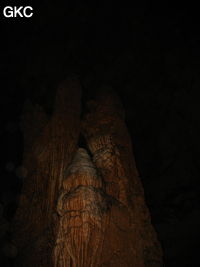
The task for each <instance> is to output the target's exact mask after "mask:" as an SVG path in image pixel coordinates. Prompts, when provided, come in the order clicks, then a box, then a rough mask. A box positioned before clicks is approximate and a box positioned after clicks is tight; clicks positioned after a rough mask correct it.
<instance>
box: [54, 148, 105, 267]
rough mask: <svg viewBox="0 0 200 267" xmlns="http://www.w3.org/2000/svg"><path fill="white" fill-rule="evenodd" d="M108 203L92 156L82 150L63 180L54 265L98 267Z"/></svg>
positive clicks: (58, 209) (58, 206) (80, 149)
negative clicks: (55, 261)
mask: <svg viewBox="0 0 200 267" xmlns="http://www.w3.org/2000/svg"><path fill="white" fill-rule="evenodd" d="M108 209H109V207H108V201H107V198H106V195H105V192H104V190H103V183H102V180H101V177H99V175H98V174H97V172H96V169H95V166H94V165H93V163H92V161H91V159H90V156H89V155H88V153H87V151H86V150H85V149H83V148H79V149H78V151H77V153H76V155H75V158H74V160H73V162H72V164H71V165H70V166H69V167H68V169H67V173H66V177H65V179H64V180H63V189H62V191H61V193H60V196H59V199H58V203H57V211H58V213H59V215H60V228H59V230H60V231H59V234H58V239H57V242H56V244H57V246H56V248H55V253H56V255H57V257H56V258H57V263H56V265H55V266H59V267H64V266H71V267H76V266H77V267H86V266H88V267H89V266H90V267H96V266H99V260H100V258H99V253H100V252H101V251H102V244H103V238H104V235H105V227H106V226H107V220H108V216H107V211H108Z"/></svg>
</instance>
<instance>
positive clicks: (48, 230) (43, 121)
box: [13, 79, 81, 267]
mask: <svg viewBox="0 0 200 267" xmlns="http://www.w3.org/2000/svg"><path fill="white" fill-rule="evenodd" d="M80 98H81V92H80V84H79V82H78V81H77V80H76V79H69V80H67V81H65V82H64V83H63V84H62V85H61V86H60V87H59V88H58V90H57V95H56V100H55V106H54V112H53V115H52V117H51V118H47V116H46V114H45V112H44V111H43V110H42V109H41V108H36V107H33V108H31V107H30V106H28V109H27V110H26V112H25V114H24V118H23V131H24V143H25V144H24V147H25V150H24V160H23V168H25V169H26V170H27V177H26V179H25V180H24V183H23V188H22V193H21V197H20V202H19V207H18V209H17V212H16V216H15V220H14V223H13V242H14V244H15V245H16V247H17V249H18V256H17V259H16V266H20V267H21V266H26V267H27V266H29V267H31V266H34V267H35V266H48V267H50V266H55V265H54V262H55V258H54V253H53V248H54V246H55V242H56V239H57V231H58V224H59V216H58V215H57V210H56V203H57V198H58V195H59V191H60V188H61V185H62V179H63V176H64V172H65V168H66V167H67V166H68V165H69V163H70V162H71V160H72V158H73V155H74V153H75V151H76V150H77V143H78V136H79V129H80V102H81V100H80Z"/></svg>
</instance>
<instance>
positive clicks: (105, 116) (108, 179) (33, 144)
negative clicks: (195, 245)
mask: <svg viewBox="0 0 200 267" xmlns="http://www.w3.org/2000/svg"><path fill="white" fill-rule="evenodd" d="M80 96H81V94H80V84H79V82H78V80H76V79H69V80H67V81H66V82H65V83H63V84H62V85H61V86H60V87H59V89H58V92H57V96H56V101H55V108H54V112H53V114H52V117H51V118H48V117H47V116H46V114H45V113H44V112H43V110H42V109H41V108H40V107H34V108H31V107H30V105H29V109H28V112H26V113H25V116H24V121H25V122H24V124H23V127H24V134H25V151H24V161H23V165H22V166H23V168H24V169H25V170H26V175H25V178H24V185H23V188H22V193H21V196H20V202H19V207H18V209H17V212H16V216H15V220H14V222H13V227H12V233H13V241H12V244H13V246H15V247H16V251H17V252H18V254H17V260H16V266H20V267H23V266H24V267H27V266H29V267H32V266H34V267H35V266H41V267H46V266H47V267H108V266H110V267H113V266H115V267H161V266H162V250H161V247H160V244H159V242H158V240H157V236H156V233H155V231H154V229H153V227H152V225H151V220H150V214H149V212H148V209H147V206H146V204H145V199H144V192H143V188H142V184H141V182H140V179H139V176H138V172H137V169H136V166H135V161H134V157H133V153H132V143H131V139H130V136H129V134H128V130H127V128H126V125H125V122H124V112H123V108H122V105H121V103H120V101H119V99H118V97H117V96H116V95H115V94H114V93H112V92H111V91H110V89H109V88H105V89H104V90H101V91H100V93H99V94H97V96H96V98H95V99H94V100H93V101H91V102H90V103H89V107H90V111H89V112H88V113H86V114H84V118H83V121H82V123H81V122H80V102H81V99H80ZM80 132H82V134H83V135H84V136H85V139H86V145H85V147H84V148H81V147H78V139H79V136H80Z"/></svg>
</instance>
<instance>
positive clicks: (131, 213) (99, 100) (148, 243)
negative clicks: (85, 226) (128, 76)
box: [83, 89, 163, 267]
mask: <svg viewBox="0 0 200 267" xmlns="http://www.w3.org/2000/svg"><path fill="white" fill-rule="evenodd" d="M88 106H89V107H90V112H89V113H88V114H87V115H86V117H85V119H84V121H83V132H84V135H85V137H86V139H87V143H88V146H89V149H90V151H91V153H92V155H93V161H94V164H95V166H96V168H97V170H98V173H99V175H101V177H102V181H103V182H104V184H105V193H106V194H105V195H106V199H109V197H110V198H111V199H112V201H111V205H110V208H109V210H108V212H107V216H108V217H109V220H107V225H106V226H105V229H106V230H105V232H104V235H102V236H101V238H102V239H103V245H102V250H101V251H99V253H98V254H97V255H98V257H99V258H100V261H99V262H100V263H99V266H121V267H122V266H123V267H125V266H127V267H128V266H129V267H130V266H133V267H144V266H146V267H147V266H148V267H150V266H151V267H158V266H159V267H161V266H163V265H162V250H161V247H160V244H159V242H158V240H157V236H156V233H155V231H154V229H153V227H152V225H151V220H150V214H149V212H148V209H147V206H146V204H145V200H144V192H143V188H142V184H141V182H140V179H139V177H138V172H137V169H136V166H135V161H134V157H133V153H132V144H131V140H130V136H129V134H128V131H127V128H126V126H125V123H124V114H123V109H122V106H121V104H120V101H119V99H118V98H117V96H116V95H115V94H113V93H112V92H111V91H109V90H107V89H106V90H104V92H103V91H101V92H100V93H99V95H98V96H97V97H96V99H95V100H94V101H91V102H90V103H89V105H88ZM85 266H86V265H85Z"/></svg>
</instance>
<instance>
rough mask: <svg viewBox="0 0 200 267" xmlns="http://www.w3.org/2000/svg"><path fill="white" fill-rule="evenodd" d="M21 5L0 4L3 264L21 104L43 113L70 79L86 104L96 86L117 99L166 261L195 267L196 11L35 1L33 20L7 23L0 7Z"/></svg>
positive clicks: (199, 79)
mask: <svg viewBox="0 0 200 267" xmlns="http://www.w3.org/2000/svg"><path fill="white" fill-rule="evenodd" d="M17 4H18V6H20V5H23V3H22V2H20V1H18V2H16V1H13V2H9V3H8V1H7V2H6V4H5V5H3V4H2V5H1V6H0V9H1V14H0V26H1V31H0V34H1V37H0V42H1V50H0V51H1V52H0V64H1V85H0V87H1V98H0V101H1V105H0V107H1V130H0V133H1V141H2V146H1V147H2V150H1V156H2V160H1V167H2V168H1V186H0V202H1V204H0V213H1V217H2V218H1V219H0V220H1V225H3V227H4V226H5V223H6V225H7V226H6V227H7V228H6V227H4V228H2V226H0V240H1V241H2V242H1V243H2V245H1V258H2V266H11V264H12V260H10V259H9V258H8V257H6V256H5V254H6V253H5V249H4V247H5V243H6V242H9V238H10V237H9V222H10V221H12V218H13V216H14V212H15V209H16V206H17V201H18V196H19V193H20V188H21V178H20V175H18V169H19V166H20V165H21V163H22V153H23V136H22V132H21V131H20V119H21V115H22V110H23V106H24V103H25V101H27V99H30V100H31V101H32V102H33V103H39V104H41V105H43V106H45V108H46V110H47V111H49V110H50V109H51V103H52V99H53V95H52V91H53V88H55V86H56V84H57V83H58V82H59V81H60V80H62V79H63V78H65V77H66V76H68V75H70V74H71V73H77V74H78V75H79V76H80V79H81V83H82V86H83V88H84V89H83V97H85V98H87V97H88V96H89V94H90V93H91V92H93V93H94V92H95V90H96V88H97V87H99V86H100V85H102V84H105V85H110V86H112V87H113V88H114V89H115V90H116V91H117V92H118V94H119V95H120V97H121V99H122V102H123V105H124V108H125V111H126V122H127V126H128V128H129V131H130V134H131V137H132V141H133V150H134V154H135V158H136V163H137V167H138V170H139V173H140V177H141V180H142V183H143V185H144V189H145V196H146V201H147V205H148V207H149V209H150V211H151V215H152V222H153V224H154V226H155V228H156V230H157V232H158V237H159V240H160V242H161V244H162V246H163V250H164V253H165V265H166V266H169V267H171V266H172V267H173V266H174V267H175V266H176V267H178V266H181V267H186V266H190V267H193V266H194V267H195V266H199V247H200V244H199V239H200V234H199V225H200V216H199V215H200V213H199V201H200V196H199V187H200V182H199V168H200V166H199V163H200V158H199V147H200V142H199V136H200V127H199V96H200V94H199V87H200V76H199V74H200V68H199V55H200V49H199V38H200V34H199V21H198V9H197V7H194V6H193V7H192V6H188V4H187V6H183V5H182V6H175V5H174V4H173V5H171V6H170V5H169V4H168V5H167V4H162V5H161V4H159V5H158V4H155V5H151V4H147V3H145V2H141V1H139V2H137V3H134V4H133V3H132V4H133V5H132V6H127V5H126V4H125V3H124V4H122V3H119V4H116V3H114V4H112V3H108V2H105V3H104V2H103V1H101V2H100V3H99V4H98V3H95V2H94V1H93V4H91V3H87V2H84V3H83V1H82V2H81V1H73V3H70V2H67V1H60V2H59V3H58V2H55V3H51V2H50V1H43V2H42V1H41V2H40V4H38V5H36V4H35V5H32V7H33V8H34V15H33V17H32V18H9V19H8V18H4V17H3V14H2V10H3V7H4V6H6V5H17ZM25 5H31V3H28V2H26V4H25ZM2 229H3V230H2Z"/></svg>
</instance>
